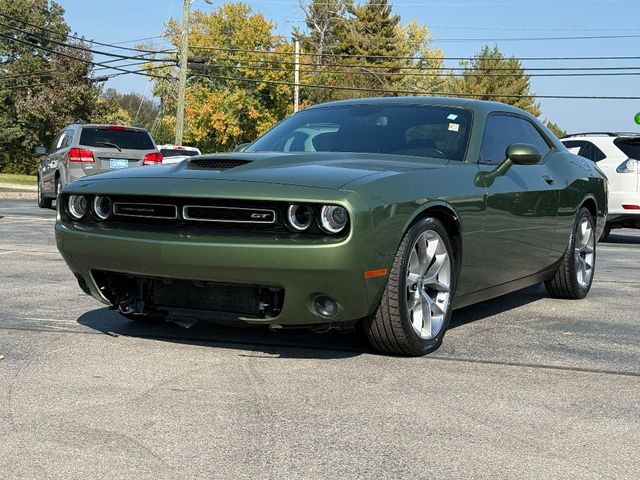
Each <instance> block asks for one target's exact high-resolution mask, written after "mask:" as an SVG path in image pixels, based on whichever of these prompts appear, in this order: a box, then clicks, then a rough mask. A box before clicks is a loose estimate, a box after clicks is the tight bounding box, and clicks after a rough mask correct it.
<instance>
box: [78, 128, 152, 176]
mask: <svg viewBox="0 0 640 480" xmlns="http://www.w3.org/2000/svg"><path fill="white" fill-rule="evenodd" d="M79 143H80V146H81V147H84V148H90V149H91V151H92V152H93V157H94V159H95V164H94V166H93V172H92V173H98V172H109V171H111V170H119V169H124V168H133V167H139V166H142V164H143V162H144V159H145V155H146V154H148V153H154V152H157V150H156V146H155V144H154V143H153V140H152V139H151V137H150V135H149V133H148V132H146V131H145V130H141V129H137V128H130V127H121V126H86V127H83V129H82V133H81V135H80V142H79Z"/></svg>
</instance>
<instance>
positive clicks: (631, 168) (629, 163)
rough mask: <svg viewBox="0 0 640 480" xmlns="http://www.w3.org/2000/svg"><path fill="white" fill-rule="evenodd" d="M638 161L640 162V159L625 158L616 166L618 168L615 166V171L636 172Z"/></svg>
mask: <svg viewBox="0 0 640 480" xmlns="http://www.w3.org/2000/svg"><path fill="white" fill-rule="evenodd" d="M638 163H640V161H638V160H634V159H633V158H630V159H628V160H625V161H624V162H622V163H621V164H620V165H619V166H618V168H616V172H618V173H636V172H637V171H638Z"/></svg>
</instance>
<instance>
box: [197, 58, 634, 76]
mask: <svg viewBox="0 0 640 480" xmlns="http://www.w3.org/2000/svg"><path fill="white" fill-rule="evenodd" d="M214 60H216V61H229V62H235V63H253V64H265V63H268V64H269V65H283V66H285V65H286V66H290V67H293V65H294V64H295V62H294V61H282V60H272V59H258V60H255V59H244V58H236V57H218V58H215V59H214ZM192 63H197V62H192ZM205 65H206V63H205ZM300 65H301V66H307V67H316V68H322V67H335V68H355V69H361V68H363V67H365V66H366V67H370V68H373V67H375V68H386V69H393V70H420V71H422V70H428V71H443V70H449V71H452V70H456V71H476V70H478V69H477V68H475V67H447V66H438V67H429V66H422V65H402V66H398V65H378V64H357V63H342V62H341V63H333V62H331V63H325V64H322V65H318V64H316V63H313V62H300ZM521 68H522V70H524V71H530V72H533V71H559V72H562V71H610V70H640V67H639V66H626V67H534V68H528V67H521ZM483 70H485V69H483ZM486 70H497V71H509V72H511V71H513V70H517V69H516V68H514V67H491V68H487V69H486Z"/></svg>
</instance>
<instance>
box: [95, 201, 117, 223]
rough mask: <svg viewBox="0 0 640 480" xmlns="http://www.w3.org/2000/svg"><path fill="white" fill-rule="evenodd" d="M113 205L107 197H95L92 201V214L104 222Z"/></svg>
mask: <svg viewBox="0 0 640 480" xmlns="http://www.w3.org/2000/svg"><path fill="white" fill-rule="evenodd" d="M112 207H113V204H112V203H111V199H110V198H109V197H101V196H97V197H96V198H94V199H93V213H95V214H96V217H98V218H99V219H100V220H106V219H107V218H109V215H111V209H112Z"/></svg>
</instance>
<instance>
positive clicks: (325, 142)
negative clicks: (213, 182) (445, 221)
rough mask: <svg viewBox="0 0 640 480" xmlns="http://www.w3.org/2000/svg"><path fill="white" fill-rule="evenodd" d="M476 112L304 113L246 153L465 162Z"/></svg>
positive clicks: (346, 109)
mask: <svg viewBox="0 0 640 480" xmlns="http://www.w3.org/2000/svg"><path fill="white" fill-rule="evenodd" d="M470 129H471V112H470V111H468V110H465V109H462V108H454V107H434V106H381V105H346V106H336V107H320V108H313V109H309V110H303V111H301V112H299V113H296V114H295V115H292V116H291V117H289V118H287V119H286V120H284V121H283V122H282V123H280V124H278V125H276V126H275V127H274V128H272V129H271V130H269V131H268V132H267V133H265V134H264V135H263V136H262V137H260V138H259V139H258V140H256V141H255V142H254V143H253V144H251V145H250V146H249V147H248V148H247V149H246V150H245V151H246V152H258V151H261V152H264V151H268V152H361V153H383V154H393V155H410V156H418V157H435V158H445V159H450V160H459V161H462V160H464V155H465V151H466V148H467V141H468V138H469V132H470Z"/></svg>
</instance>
